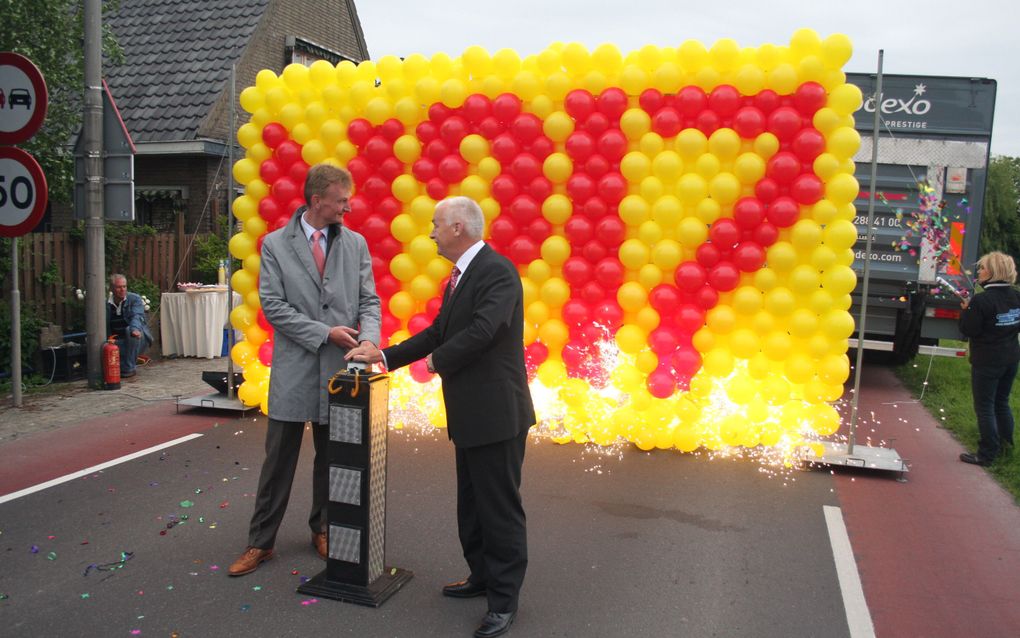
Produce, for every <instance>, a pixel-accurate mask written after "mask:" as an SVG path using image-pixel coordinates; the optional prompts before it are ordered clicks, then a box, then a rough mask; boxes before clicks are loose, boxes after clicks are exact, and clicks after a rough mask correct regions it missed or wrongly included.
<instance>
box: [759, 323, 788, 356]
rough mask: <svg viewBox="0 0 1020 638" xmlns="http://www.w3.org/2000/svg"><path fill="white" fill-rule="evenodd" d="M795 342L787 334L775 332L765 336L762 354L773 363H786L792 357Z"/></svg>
mask: <svg viewBox="0 0 1020 638" xmlns="http://www.w3.org/2000/svg"><path fill="white" fill-rule="evenodd" d="M792 348H793V340H792V339H791V338H790V335H788V334H786V333H785V332H780V331H778V330H777V331H775V332H772V333H770V334H768V335H766V336H765V339H764V340H763V341H762V352H764V353H765V356H767V357H768V358H769V359H771V360H773V361H784V360H786V358H787V357H788V356H790V350H791V349H792Z"/></svg>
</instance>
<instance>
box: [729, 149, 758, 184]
mask: <svg viewBox="0 0 1020 638" xmlns="http://www.w3.org/2000/svg"><path fill="white" fill-rule="evenodd" d="M733 174H734V175H736V177H737V179H738V180H740V183H741V184H743V185H744V186H749V185H754V184H757V183H758V180H760V179H761V178H763V177H765V160H764V159H762V156H761V155H758V154H757V153H741V154H740V156H738V157H737V159H736V161H735V162H734V163H733Z"/></svg>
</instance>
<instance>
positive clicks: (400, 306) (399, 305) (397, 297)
mask: <svg viewBox="0 0 1020 638" xmlns="http://www.w3.org/2000/svg"><path fill="white" fill-rule="evenodd" d="M390 266H391V267H392V263H391V264H390ZM389 307H390V313H391V314H392V315H393V316H394V317H396V318H397V319H408V318H410V316H411V315H413V314H414V311H415V303H414V297H412V296H411V293H409V292H407V291H406V290H400V291H397V292H395V293H393V296H392V297H390V303H389Z"/></svg>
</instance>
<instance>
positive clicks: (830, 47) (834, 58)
mask: <svg viewBox="0 0 1020 638" xmlns="http://www.w3.org/2000/svg"><path fill="white" fill-rule="evenodd" d="M853 50H854V49H853V44H852V43H851V42H850V38H848V37H847V36H845V35H843V34H842V33H833V34H832V35H830V36H829V37H827V38H825V39H824V40H823V41H822V46H821V56H822V62H824V63H825V65H826V66H829V67H831V68H834V69H839V68H842V66H843V65H844V64H846V63H847V62H849V61H850V57H851V56H852V55H853Z"/></svg>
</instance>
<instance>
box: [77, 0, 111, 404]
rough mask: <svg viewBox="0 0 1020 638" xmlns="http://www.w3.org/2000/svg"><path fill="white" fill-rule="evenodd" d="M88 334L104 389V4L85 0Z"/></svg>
mask: <svg viewBox="0 0 1020 638" xmlns="http://www.w3.org/2000/svg"><path fill="white" fill-rule="evenodd" d="M84 19H85V113H84V122H83V127H82V136H83V142H84V149H85V292H86V293H87V294H86V296H85V330H86V333H87V335H88V337H87V338H88V382H89V387H90V388H92V389H93V390H100V389H102V388H103V365H102V358H101V353H102V347H103V342H105V341H106V294H105V293H106V285H105V281H104V280H105V270H106V245H105V234H106V229H105V227H104V215H103V83H102V78H103V49H102V21H103V8H102V0H85V13H84Z"/></svg>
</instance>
